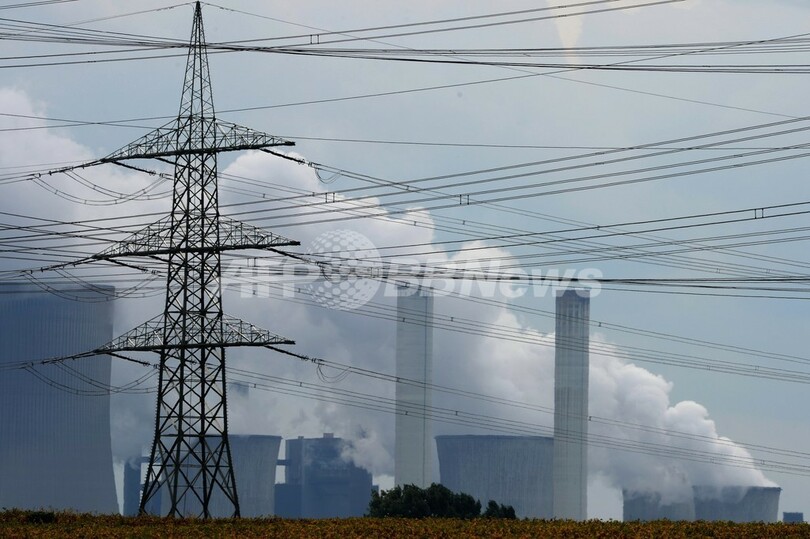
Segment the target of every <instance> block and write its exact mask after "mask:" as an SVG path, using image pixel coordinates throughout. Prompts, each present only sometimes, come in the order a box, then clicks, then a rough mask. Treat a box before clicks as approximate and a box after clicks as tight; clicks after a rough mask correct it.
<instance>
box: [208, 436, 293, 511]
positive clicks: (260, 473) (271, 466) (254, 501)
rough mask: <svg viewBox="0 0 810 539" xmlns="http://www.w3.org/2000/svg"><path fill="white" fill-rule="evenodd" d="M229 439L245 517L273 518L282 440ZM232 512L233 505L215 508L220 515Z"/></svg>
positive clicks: (277, 437)
mask: <svg viewBox="0 0 810 539" xmlns="http://www.w3.org/2000/svg"><path fill="white" fill-rule="evenodd" d="M228 439H229V440H230V443H231V460H233V473H234V476H235V477H236V493H237V495H238V496H239V511H240V514H241V516H243V517H247V518H254V517H265V516H270V515H272V514H273V513H274V511H275V491H276V466H277V465H278V450H279V448H280V447H281V437H280V436H265V435H258V434H251V435H245V434H231V435H229V436H228ZM221 501H224V500H221ZM228 510H230V505H229V504H223V506H222V508H218V507H216V506H215V509H214V511H217V512H218V513H225V512H226V511H228ZM222 516H226V515H224V514H223V515H222Z"/></svg>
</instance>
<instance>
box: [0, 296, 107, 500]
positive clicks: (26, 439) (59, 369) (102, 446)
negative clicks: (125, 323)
mask: <svg viewBox="0 0 810 539" xmlns="http://www.w3.org/2000/svg"><path fill="white" fill-rule="evenodd" d="M54 292H55V293H58V294H60V295H59V296H57V295H54V294H51V293H46V292H44V291H42V290H39V289H33V288H27V287H16V286H8V285H4V286H2V288H0V347H2V354H0V367H2V365H3V364H12V363H17V362H20V361H33V362H35V361H37V360H41V359H44V358H51V357H61V356H66V355H70V354H75V353H79V352H86V351H89V350H92V349H94V348H96V347H99V346H101V345H103V344H105V343H106V342H108V341H110V340H111V339H112V330H113V328H112V320H113V305H112V303H111V302H109V301H104V300H107V299H109V298H110V297H111V295H112V293H113V292H114V289H113V288H111V287H96V289H95V290H91V289H81V288H76V289H63V290H58V291H54ZM74 297H79V298H80V299H81V300H82V301H75V300H74V299H73V298H74ZM109 384H110V358H109V356H96V357H89V358H84V359H79V360H75V361H70V362H67V363H65V364H53V365H46V366H42V365H40V366H34V367H31V368H30V369H27V370H3V371H2V375H0V507H8V508H12V507H16V508H21V509H37V508H53V509H72V510H75V511H82V512H97V513H117V512H118V502H117V500H116V492H115V482H114V479H113V464H112V450H111V445H110V397H109V395H105V394H104V391H103V389H101V388H107V387H109Z"/></svg>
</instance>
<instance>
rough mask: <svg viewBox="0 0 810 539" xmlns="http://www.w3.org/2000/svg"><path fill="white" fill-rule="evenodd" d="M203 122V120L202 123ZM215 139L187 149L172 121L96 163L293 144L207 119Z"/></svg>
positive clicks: (244, 128) (261, 133) (212, 138)
mask: <svg viewBox="0 0 810 539" xmlns="http://www.w3.org/2000/svg"><path fill="white" fill-rule="evenodd" d="M203 121H205V119H203ZM209 121H211V122H212V123H213V127H214V133H215V136H213V137H209V138H208V139H207V140H206V142H205V143H204V144H199V145H195V146H194V147H189V146H188V145H187V144H184V139H183V136H182V134H183V133H184V132H185V129H184V128H183V127H181V125H180V121H179V120H174V121H172V122H171V123H169V124H166V125H164V126H163V127H158V128H157V129H155V130H154V131H151V132H149V133H147V134H146V135H144V136H142V137H141V138H139V139H138V140H135V141H134V142H130V143H129V144H127V145H126V146H124V147H123V148H120V149H118V150H116V151H114V152H113V153H111V154H110V155H108V156H107V157H104V158H102V159H99V160H98V161H97V163H115V162H118V161H126V160H128V159H156V158H166V157H177V156H181V155H190V154H212V153H220V152H234V151H242V150H261V149H262V148H270V147H273V146H295V143H294V142H292V141H289V140H285V139H283V138H280V137H276V136H274V135H269V134H267V133H263V132H261V131H256V130H254V129H250V128H249V127H244V126H241V125H238V124H234V123H231V122H226V121H223V120H217V119H213V118H212V119H210V120H209Z"/></svg>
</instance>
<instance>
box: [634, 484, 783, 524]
mask: <svg viewBox="0 0 810 539" xmlns="http://www.w3.org/2000/svg"><path fill="white" fill-rule="evenodd" d="M781 491H782V489H780V488H779V487H748V486H734V487H709V486H694V487H692V498H691V499H689V500H686V501H684V502H680V503H671V504H666V503H662V501H661V500H662V498H661V495H660V494H658V493H649V492H645V493H638V492H632V491H627V490H625V491H624V520H625V522H628V521H633V520H640V521H649V520H662V519H668V520H688V521H693V520H707V521H726V520H730V521H732V522H776V521H777V518H778V510H779V494H780V493H781Z"/></svg>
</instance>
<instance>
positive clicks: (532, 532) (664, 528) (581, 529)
mask: <svg viewBox="0 0 810 539" xmlns="http://www.w3.org/2000/svg"><path fill="white" fill-rule="evenodd" d="M0 537H240V538H241V537H279V538H288V537H327V538H330V537H331V538H345V537H385V538H389V537H392V538H396V537H402V538H404V537H566V538H577V537H582V538H591V537H600V538H609V537H645V538H647V537H649V538H662V537H663V538H669V537H715V538H726V537H727V538H735V539H736V538H759V537H810V526H808V525H805V524H800V525H796V524H732V523H727V522H668V521H660V522H647V523H637V522H629V523H624V522H612V521H610V522H604V521H598V520H592V521H587V522H581V523H577V522H566V521H545V520H501V519H474V520H453V519H399V518H379V519H378V518H353V519H332V520H283V519H274V518H269V519H241V520H224V519H223V520H211V521H206V522H204V521H200V520H192V519H188V520H183V519H174V520H172V519H161V518H156V517H137V518H134V517H119V516H91V515H75V514H69V513H50V512H24V511H6V512H3V513H0Z"/></svg>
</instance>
